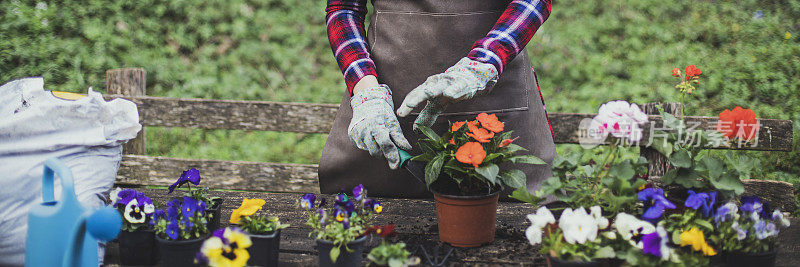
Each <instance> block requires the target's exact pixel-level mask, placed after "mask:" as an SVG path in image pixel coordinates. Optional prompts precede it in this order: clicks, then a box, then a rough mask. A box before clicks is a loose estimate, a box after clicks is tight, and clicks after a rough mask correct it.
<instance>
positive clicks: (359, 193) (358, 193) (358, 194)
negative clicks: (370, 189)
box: [353, 184, 364, 201]
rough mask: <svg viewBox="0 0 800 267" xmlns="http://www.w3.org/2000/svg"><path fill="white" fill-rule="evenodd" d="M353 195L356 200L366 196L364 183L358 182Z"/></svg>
mask: <svg viewBox="0 0 800 267" xmlns="http://www.w3.org/2000/svg"><path fill="white" fill-rule="evenodd" d="M353 197H354V198H355V199H356V201H360V200H361V198H363V197H364V185H363V184H358V185H357V186H356V187H354V188H353Z"/></svg>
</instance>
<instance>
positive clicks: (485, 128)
mask: <svg viewBox="0 0 800 267" xmlns="http://www.w3.org/2000/svg"><path fill="white" fill-rule="evenodd" d="M418 127H419V129H420V130H421V131H422V133H423V134H425V136H426V138H425V139H422V140H421V141H420V143H419V146H420V147H421V148H422V152H423V153H422V154H421V155H419V156H416V157H414V158H413V160H416V161H423V162H427V164H426V167H425V183H426V184H427V186H428V189H429V190H430V191H431V192H433V194H434V198H435V199H436V215H437V220H438V224H439V239H440V240H441V241H443V242H447V243H450V244H451V245H453V246H457V247H475V246H480V245H483V244H487V243H491V242H492V241H494V229H495V218H496V217H497V200H498V196H499V193H500V192H501V191H502V190H503V189H504V188H525V183H526V176H525V173H524V172H523V171H521V170H518V169H513V166H514V165H512V164H546V163H545V162H544V161H542V160H541V159H539V158H537V157H535V156H532V155H517V154H518V152H520V151H525V150H526V149H525V148H523V147H521V146H519V145H516V144H514V143H513V142H514V140H515V139H516V138H514V137H513V136H512V134H513V131H504V127H505V124H503V122H501V121H499V120H498V118H497V116H496V115H494V114H487V113H481V114H478V116H477V117H476V118H475V120H473V121H457V122H453V123H451V124H450V127H449V129H448V131H447V132H445V133H443V134H442V135H441V136H440V135H437V134H436V133H435V132H433V130H431V129H430V128H428V127H425V126H421V125H418ZM503 163H507V164H508V165H503V166H506V167H504V168H508V169H505V170H502V171H501V170H500V164H503ZM517 166H518V165H517Z"/></svg>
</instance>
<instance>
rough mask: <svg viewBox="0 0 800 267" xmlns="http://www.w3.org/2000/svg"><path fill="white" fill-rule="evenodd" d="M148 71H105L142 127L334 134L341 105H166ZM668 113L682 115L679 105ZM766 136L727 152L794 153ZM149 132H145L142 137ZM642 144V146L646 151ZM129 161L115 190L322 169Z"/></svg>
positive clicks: (133, 156) (571, 121)
mask: <svg viewBox="0 0 800 267" xmlns="http://www.w3.org/2000/svg"><path fill="white" fill-rule="evenodd" d="M145 77H146V76H145V73H144V70H143V69H114V70H109V71H108V72H107V79H106V89H107V90H108V92H109V93H110V94H111V95H108V96H106V97H107V98H117V97H119V98H125V99H128V100H131V101H133V102H134V103H136V105H137V106H138V109H139V117H140V122H141V124H142V125H144V126H161V127H183V128H198V129H227V130H247V131H280V132H297V133H323V134H326V133H328V132H329V130H330V128H331V125H332V124H333V120H334V117H335V115H336V112H337V109H338V106H337V105H334V104H313V103H282V102H269V101H243V100H216V99H194V98H165V97H153V96H146V95H145V91H144V88H145V84H144V80H145ZM666 107H669V109H668V110H667V112H670V113H672V114H677V113H676V111H677V110H679V109H677V108H676V106H674V105H666ZM645 111H647V113H648V114H656V113H655V112H653V111H654V105H653V104H652V103H651V104H647V105H646V108H645ZM594 115H595V114H575V113H550V114H549V115H548V118H549V120H550V122H551V123H552V126H553V130H554V132H555V142H556V143H560V144H576V143H578V137H579V134H580V132H579V130H578V128H579V125H580V123H581V121H583V120H585V119H587V118H589V119H590V118H592V117H594ZM716 119H717V118H716V117H702V116H686V121H687V124H689V125H692V124H699V125H701V127H703V128H708V127H709V126H711V125H714V124H715V121H716ZM650 120H651V123H650V124H648V125H646V126H645V127H644V138H643V139H642V140H649V139H648V138H649V133H650V129H651V127H662V121H661V116H650ZM759 122H760V123H761V130H760V131H759V136H758V139H757V140H758V142H757V143H756V145H754V146H745V147H731V148H730V149H745V150H765V151H790V150H791V149H792V130H793V125H792V121H789V120H772V119H760V120H759ZM142 131H143V132H144V130H142ZM648 143H649V142H645V141H643V142H642V144H640V145H647V144H648ZM641 153H642V155H643V156H645V157H647V158H648V159H649V160H650V161H651V166H650V168H651V176H660V174H663V172H664V171H665V170H666V169H667V168H668V167H669V162H668V161H667V160H666V159H665V158H663V156H661V155H660V154H658V153H657V152H654V151H652V149H649V148H645V149H642V152H641ZM125 154H126V155H125V156H124V157H123V160H122V162H121V164H120V170H119V172H118V175H117V183H118V184H120V185H127V186H142V185H162V186H163V185H168V184H171V183H172V181H174V179H175V178H176V176H177V175H179V174H180V171H181V170H185V169H187V168H190V167H194V168H198V169H201V170H202V171H203V177H204V179H205V182H204V185H206V186H208V187H211V188H215V189H241V190H259V191H271V192H318V191H319V186H318V182H317V165H313V164H285V163H265V162H245V161H223V160H206V159H180V158H168V157H156V156H144V154H145V142H144V135H143V134H140V135H139V137H138V138H137V139H135V140H133V141H131V142H129V144H126V146H125ZM760 182H761V181H756V180H753V181H747V182H746V184H747V187H748V188H754V190H757V191H758V190H768V191H770V192H769V193H766V195H771V196H775V198H776V199H778V201H782V202H784V203H789V202H791V203H793V201H792V199H793V191H792V185H791V184H789V183H785V182H774V181H769V182H766V181H765V183H760Z"/></svg>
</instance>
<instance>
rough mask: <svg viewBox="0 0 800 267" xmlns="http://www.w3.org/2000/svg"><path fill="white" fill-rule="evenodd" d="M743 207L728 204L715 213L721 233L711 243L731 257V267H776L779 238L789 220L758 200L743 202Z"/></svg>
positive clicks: (744, 198)
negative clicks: (781, 230) (717, 245)
mask: <svg viewBox="0 0 800 267" xmlns="http://www.w3.org/2000/svg"><path fill="white" fill-rule="evenodd" d="M741 202H742V204H741V206H738V207H737V206H736V204H735V203H732V202H728V203H726V204H725V205H722V206H720V207H719V208H717V209H716V211H715V213H714V224H715V225H716V227H717V231H716V233H715V234H714V235H712V236H711V237H710V239H711V240H712V241H713V242H714V243H717V244H719V247H720V248H721V249H722V250H723V251H725V253H726V255H727V263H728V266H765V267H768V266H775V257H776V255H777V253H778V252H777V243H778V240H777V236H778V234H779V233H780V229H781V228H786V227H789V224H790V223H789V220H788V218H785V217H784V215H783V213H781V211H780V210H777V209H776V210H772V209H770V207H769V205H767V203H764V202H762V201H761V200H760V199H759V198H758V197H755V196H749V197H743V198H742V199H741Z"/></svg>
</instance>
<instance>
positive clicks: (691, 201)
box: [683, 190, 717, 217]
mask: <svg viewBox="0 0 800 267" xmlns="http://www.w3.org/2000/svg"><path fill="white" fill-rule="evenodd" d="M716 201H717V192H716V191H714V192H710V193H695V192H694V190H689V197H687V198H686V202H684V203H683V205H684V206H686V207H689V208H692V209H694V210H698V209H700V210H701V211H702V212H703V216H704V217H708V216H709V214H710V213H711V210H712V209H713V207H714V204H715V202H716ZM701 208H702V209H701Z"/></svg>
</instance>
